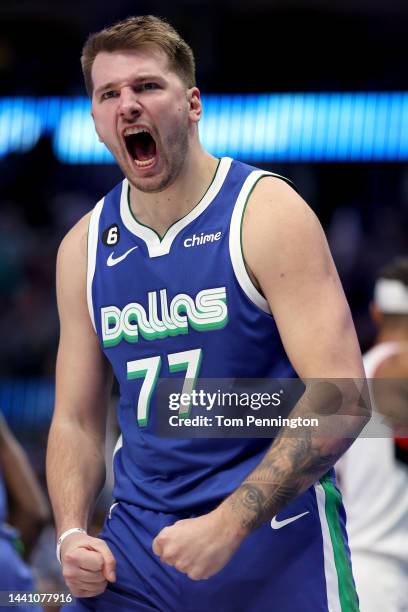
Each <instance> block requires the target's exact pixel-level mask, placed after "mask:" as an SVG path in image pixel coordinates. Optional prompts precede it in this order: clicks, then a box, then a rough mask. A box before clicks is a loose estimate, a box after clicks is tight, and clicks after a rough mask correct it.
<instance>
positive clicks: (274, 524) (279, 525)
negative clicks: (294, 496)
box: [271, 510, 309, 529]
mask: <svg viewBox="0 0 408 612" xmlns="http://www.w3.org/2000/svg"><path fill="white" fill-rule="evenodd" d="M305 514H309V510H308V511H307V512H302V514H297V515H296V516H291V517H290V518H287V519H283V520H282V521H278V519H277V518H276V516H274V517H273V519H272V520H271V527H272V529H282V527H286V525H290V523H293V521H297V520H298V519H300V518H301V517H302V516H305Z"/></svg>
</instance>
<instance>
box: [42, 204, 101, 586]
mask: <svg viewBox="0 0 408 612" xmlns="http://www.w3.org/2000/svg"><path fill="white" fill-rule="evenodd" d="M87 228H88V216H86V217H84V218H83V219H82V220H81V221H79V223H78V224H77V225H76V226H75V227H74V228H73V229H72V230H71V231H70V232H69V233H68V234H67V236H66V237H65V239H64V240H63V242H62V243H61V246H60V249H59V253H58V258H57V301H58V311H59V315H60V325H61V331H60V343H59V348H58V357H57V371H56V400H55V411H54V416H53V420H52V424H51V429H50V434H49V440H48V449H47V481H48V488H49V493H50V498H51V502H52V506H53V510H54V515H55V521H56V528H57V534H58V535H60V534H61V533H62V532H64V531H66V530H67V529H70V528H72V527H82V528H85V529H86V528H87V526H88V522H89V520H90V518H91V514H92V509H93V505H94V502H95V500H96V497H97V495H98V494H99V492H100V490H101V487H102V485H103V482H104V479H105V458H104V445H105V430H106V418H107V406H108V400H109V396H110V392H111V387H112V375H111V373H110V368H109V367H108V365H107V362H106V360H105V358H104V356H103V353H102V351H101V349H100V347H99V344H98V339H97V336H96V334H95V331H94V329H93V327H92V323H91V320H90V317H89V313H88V309H87V302H86V248H87ZM91 540H92V542H91ZM72 543H77V549H81V550H80V551H79V552H78V550H77V551H76V552H75V554H65V551H66V550H67V549H68V548H69V549H70V548H71V546H72ZM101 544H103V545H104V543H103V542H102V541H101V540H97V539H96V538H90V537H89V536H83V535H82V534H81V535H79V534H78V533H77V534H73V535H70V536H69V537H68V538H66V540H64V544H63V546H62V548H61V557H62V559H63V565H64V562H65V566H64V572H65V573H64V576H65V578H66V579H67V578H72V576H73V575H74V569H75V568H77V569H76V570H75V571H79V570H78V567H79V566H81V564H82V566H84V563H85V562H84V561H83V559H82V557H83V556H84V554H86V553H85V552H84V551H85V550H87V551H88V550H89V549H90V548H92V550H99V552H100V553H101V555H102V557H101V555H97V553H94V555H93V557H92V558H91V565H90V566H89V569H95V570H96V569H97V566H99V569H101V567H102V566H103V560H105V562H106V561H107V559H108V555H107V553H106V550H105V548H104V547H105V545H104V547H103V548H101ZM95 555H97V557H95ZM64 557H65V558H64ZM88 557H89V555H88ZM109 563H113V558H112V557H111V555H110V556H109ZM71 566H72V567H71ZM91 566H92V567H91ZM66 567H68V568H71V569H69V571H68V570H66ZM111 567H113V565H112V564H111ZM104 575H105V577H107V572H105V574H104ZM75 579H77V577H76V578H75ZM100 579H101V580H102V578H100ZM67 584H68V586H70V588H71V590H72V591H73V592H74V594H77V595H86V594H94V593H93V592H92V593H91V589H89V593H85V594H84V592H83V591H81V590H78V588H77V590H76V592H75V590H73V587H72V585H70V583H69V581H67ZM102 586H103V585H102V583H100V585H99V587H100V588H102ZM82 587H83V585H82ZM82 587H81V588H82ZM103 588H104V586H103ZM103 588H102V590H103Z"/></svg>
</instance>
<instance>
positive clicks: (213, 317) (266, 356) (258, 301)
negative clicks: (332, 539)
mask: <svg viewBox="0 0 408 612" xmlns="http://www.w3.org/2000/svg"><path fill="white" fill-rule="evenodd" d="M265 175H268V173H266V172H263V171H259V170H258V171H257V170H255V169H254V168H252V167H250V166H247V165H245V164H242V163H240V162H237V161H232V160H231V159H230V158H223V159H221V160H220V162H219V165H218V168H217V171H216V174H215V177H214V179H213V181H212V183H211V185H210V187H209V189H208V190H207V192H206V194H205V195H204V197H203V198H202V200H201V201H200V202H199V203H198V204H197V206H196V207H195V208H193V210H192V211H191V212H190V213H189V214H188V215H186V216H185V217H183V218H182V219H180V220H179V221H177V222H176V223H175V224H174V225H172V226H171V227H170V228H169V229H168V231H167V232H166V234H165V236H164V237H163V238H162V239H160V237H159V236H158V235H157V234H156V233H155V232H154V231H153V230H152V229H150V228H148V227H146V226H144V225H142V224H141V223H139V222H138V221H137V220H136V219H135V217H134V216H133V215H132V212H131V209H130V206H129V184H128V182H127V180H124V181H123V182H122V183H120V184H119V185H117V186H116V187H115V188H114V189H113V190H112V191H111V192H110V193H109V194H108V195H107V196H106V197H105V198H104V199H103V200H101V201H100V202H99V203H98V204H97V206H96V208H95V209H94V212H93V215H92V219H91V222H90V230H89V238H88V248H89V253H88V300H89V307H90V314H91V317H92V319H93V321H94V325H95V329H96V332H97V334H98V337H99V340H100V342H101V344H102V346H103V350H104V352H105V354H106V356H107V358H108V360H109V361H110V362H111V364H112V366H113V369H114V372H115V375H116V378H117V380H118V382H119V385H120V402H119V410H118V419H119V424H120V429H121V431H122V436H123V444H122V446H121V447H120V448H119V449H118V450H117V452H116V453H115V458H114V472H115V488H114V497H115V499H118V500H121V501H126V502H128V503H133V504H137V505H139V506H142V507H145V508H149V509H152V510H159V511H171V512H177V511H179V510H186V509H188V508H192V507H198V506H202V505H205V504H211V503H212V502H214V501H219V500H220V499H222V498H224V497H225V496H226V495H228V494H229V493H231V492H232V491H233V490H234V489H235V488H236V487H237V486H238V485H239V484H240V482H241V481H242V480H243V478H244V477H245V476H246V475H247V474H248V473H249V472H250V471H251V470H252V469H253V468H254V467H255V465H256V464H257V463H258V462H259V460H260V458H261V455H262V453H264V451H265V450H266V448H267V447H268V446H269V445H270V440H268V439H256V440H254V439H229V440H225V439H221V440H220V439H185V440H180V439H179V440H170V439H167V438H159V437H158V436H157V435H156V433H155V430H156V418H157V413H156V394H155V382H156V381H157V378H158V377H161V378H165V377H168V376H173V375H177V376H186V377H187V378H188V379H189V380H193V379H195V378H196V377H200V378H231V377H236V378H241V377H242V378H264V377H265V378H275V377H276V378H278V377H291V376H294V371H293V368H292V366H291V364H290V363H289V360H288V358H287V356H286V354H285V351H284V349H283V346H282V343H281V340H280V337H279V333H278V330H277V327H276V324H275V321H274V319H273V317H272V316H271V313H270V311H269V308H268V304H267V302H266V300H265V298H264V297H263V296H262V295H261V294H260V293H259V292H258V291H257V290H256V288H255V287H254V285H253V284H252V282H251V280H250V278H249V276H248V273H247V270H246V268H245V263H244V260H243V256H242V251H241V240H240V233H241V220H242V216H243V212H244V210H245V206H246V203H247V200H248V197H249V194H250V193H251V191H252V189H253V188H254V185H255V184H256V182H257V181H258V180H259V179H260V178H261V177H264V176H265ZM183 369H184V371H183V372H180V370H183ZM175 372H178V373H177V374H175ZM143 385H144V387H143ZM143 400H148V401H143Z"/></svg>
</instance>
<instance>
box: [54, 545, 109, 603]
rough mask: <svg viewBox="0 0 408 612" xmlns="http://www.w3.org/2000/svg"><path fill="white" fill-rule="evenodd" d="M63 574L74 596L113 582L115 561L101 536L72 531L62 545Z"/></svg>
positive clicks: (89, 594) (97, 591)
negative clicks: (94, 536)
mask: <svg viewBox="0 0 408 612" xmlns="http://www.w3.org/2000/svg"><path fill="white" fill-rule="evenodd" d="M61 563H62V574H63V576H64V580H65V582H66V585H67V587H68V588H69V590H70V592H71V593H72V594H73V595H74V596H75V597H93V596H94V595H99V594H100V593H103V591H104V590H105V589H106V585H107V584H108V581H109V582H115V580H116V575H115V568H116V561H115V557H114V556H113V555H112V553H111V551H110V550H109V548H108V546H107V544H106V543H105V542H104V541H103V540H101V539H100V538H92V537H91V536H89V535H86V534H83V533H72V534H71V535H69V536H68V537H67V538H66V539H65V540H64V542H63V543H62V546H61Z"/></svg>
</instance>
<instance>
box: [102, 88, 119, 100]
mask: <svg viewBox="0 0 408 612" xmlns="http://www.w3.org/2000/svg"><path fill="white" fill-rule="evenodd" d="M116 95H117V93H116V91H113V90H109V91H104V92H103V94H102V95H101V100H109V98H114V97H115V96H116Z"/></svg>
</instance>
